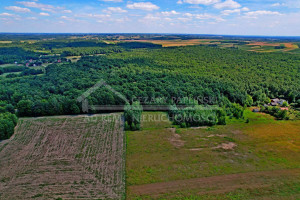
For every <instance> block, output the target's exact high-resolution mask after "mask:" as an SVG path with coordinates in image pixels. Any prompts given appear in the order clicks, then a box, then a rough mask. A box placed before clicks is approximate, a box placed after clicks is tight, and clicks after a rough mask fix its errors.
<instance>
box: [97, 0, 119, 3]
mask: <svg viewBox="0 0 300 200" xmlns="http://www.w3.org/2000/svg"><path fill="white" fill-rule="evenodd" d="M100 1H105V2H114V3H119V2H123V0H100Z"/></svg>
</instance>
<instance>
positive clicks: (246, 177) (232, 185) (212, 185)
mask: <svg viewBox="0 0 300 200" xmlns="http://www.w3.org/2000/svg"><path fill="white" fill-rule="evenodd" d="M281 177H285V178H289V177H293V178H296V177H299V178H300V169H289V170H275V171H262V172H249V173H241V174H230V175H222V176H213V177H206V178H196V179H189V180H178V181H171V182H164V183H154V184H146V185H138V186H130V187H129V188H128V189H129V191H130V193H132V194H134V195H138V196H140V195H149V196H152V197H155V196H158V195H161V194H166V193H171V192H176V191H181V190H184V189H185V190H186V189H189V190H195V189H196V190H198V191H199V192H198V193H199V194H218V193H225V192H230V191H233V190H235V189H238V188H246V189H254V188H261V187H264V186H268V181H266V180H271V179H277V178H281Z"/></svg>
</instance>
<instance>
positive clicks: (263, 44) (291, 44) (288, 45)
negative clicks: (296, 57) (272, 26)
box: [247, 42, 299, 52]
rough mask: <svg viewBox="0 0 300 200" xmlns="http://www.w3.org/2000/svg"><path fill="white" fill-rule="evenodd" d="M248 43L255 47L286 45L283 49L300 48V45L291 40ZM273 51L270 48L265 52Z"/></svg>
mask: <svg viewBox="0 0 300 200" xmlns="http://www.w3.org/2000/svg"><path fill="white" fill-rule="evenodd" d="M247 45H248V46H253V48H255V47H276V46H280V45H284V46H285V47H286V48H285V49H283V50H282V51H291V50H294V49H298V48H299V47H298V45H296V44H294V43H291V42H290V43H269V42H251V43H249V44H247ZM252 51H255V50H252ZM273 51H274V50H273ZM273 51H272V50H269V51H264V52H273Z"/></svg>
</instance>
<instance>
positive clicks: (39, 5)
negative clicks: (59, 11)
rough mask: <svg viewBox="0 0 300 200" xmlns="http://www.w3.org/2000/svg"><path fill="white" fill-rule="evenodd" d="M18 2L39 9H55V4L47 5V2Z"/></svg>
mask: <svg viewBox="0 0 300 200" xmlns="http://www.w3.org/2000/svg"><path fill="white" fill-rule="evenodd" d="M17 3H18V4H21V5H23V6H26V7H30V8H39V9H42V8H44V9H53V8H54V6H52V5H47V4H41V3H36V2H33V1H19V2H17Z"/></svg>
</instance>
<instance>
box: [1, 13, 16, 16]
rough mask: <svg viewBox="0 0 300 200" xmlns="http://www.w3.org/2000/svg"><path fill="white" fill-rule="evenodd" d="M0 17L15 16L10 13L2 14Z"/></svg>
mask: <svg viewBox="0 0 300 200" xmlns="http://www.w3.org/2000/svg"><path fill="white" fill-rule="evenodd" d="M0 16H1V17H13V16H14V15H13V14H10V13H0Z"/></svg>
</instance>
